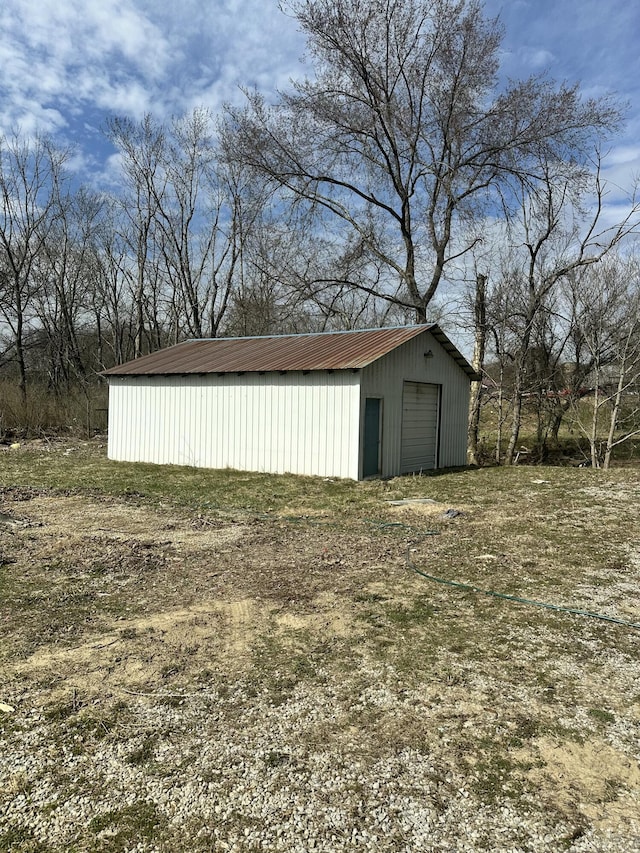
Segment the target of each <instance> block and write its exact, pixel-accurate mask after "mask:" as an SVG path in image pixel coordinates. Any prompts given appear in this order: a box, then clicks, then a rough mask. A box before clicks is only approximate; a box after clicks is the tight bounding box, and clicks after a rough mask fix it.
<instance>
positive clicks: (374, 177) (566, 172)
mask: <svg viewBox="0 0 640 853" xmlns="http://www.w3.org/2000/svg"><path fill="white" fill-rule="evenodd" d="M285 11H287V12H288V13H289V14H292V15H294V16H295V18H296V19H297V20H298V22H299V24H300V26H301V28H302V29H303V31H304V32H305V33H306V36H307V49H308V55H309V57H310V73H309V76H308V77H306V78H303V79H300V80H296V81H293V83H292V86H291V88H290V89H289V90H288V91H286V92H283V93H281V94H280V95H279V96H278V97H277V99H275V101H273V102H271V103H269V102H267V100H266V98H265V97H264V95H262V94H261V93H259V92H255V91H252V92H247V93H246V99H245V105H244V106H243V107H241V108H231V107H227V108H226V109H225V110H224V111H223V112H222V113H221V114H220V115H219V116H213V115H211V114H210V113H209V112H208V111H207V110H205V109H204V108H198V109H196V110H193V111H192V112H191V113H189V114H186V115H184V116H179V117H176V118H174V119H173V120H171V121H169V122H162V121H159V120H157V119H155V118H154V117H153V116H151V115H146V116H144V117H143V119H142V120H141V121H137V122H136V121H132V120H130V119H126V118H122V117H112V118H111V119H109V121H108V123H107V127H106V129H105V132H106V135H107V137H108V139H109V140H110V141H111V143H112V144H113V146H114V148H115V149H116V150H117V151H118V153H119V155H120V178H121V183H120V188H119V192H117V193H112V194H106V193H104V192H99V191H97V190H95V189H92V188H89V187H84V186H80V185H79V183H78V179H77V176H74V175H73V174H72V172H71V171H70V163H71V154H72V151H71V150H70V149H68V148H61V147H59V146H57V145H56V144H54V142H53V141H52V140H51V139H50V138H48V137H46V136H35V137H32V138H28V137H26V136H23V135H21V134H19V133H18V134H14V135H12V136H6V135H4V136H0V199H1V200H0V319H1V324H2V325H1V326H0V332H1V333H0V369H1V370H2V374H3V375H4V376H5V377H9V378H11V379H12V380H15V382H16V383H17V386H18V388H19V393H20V397H21V400H22V402H23V404H24V405H26V404H27V401H28V395H29V386H30V384H34V383H40V384H45V385H46V386H47V387H48V388H49V389H50V391H51V392H52V393H54V394H56V395H63V394H64V393H66V392H68V391H69V389H70V388H72V387H76V386H83V387H86V386H87V385H88V384H90V383H91V382H92V381H93V380H94V378H95V376H96V373H97V372H99V371H100V370H101V369H104V368H106V367H109V366H111V365H113V364H116V363H121V362H122V361H125V360H128V359H130V358H134V357H138V356H139V355H141V354H143V353H145V352H150V351H153V350H155V349H158V348H160V347H162V346H165V345H167V344H170V343H175V342H178V341H180V340H182V339H184V338H187V337H215V336H219V335H251V334H270V333H286V332H302V331H319V330H327V329H345V328H357V327H363V326H377V325H389V324H404V323H406V322H427V321H429V320H432V319H438V320H441V321H442V322H443V323H444V324H445V326H447V325H448V326H449V327H451V326H457V327H459V328H463V329H464V330H465V333H466V334H469V335H472V336H473V339H474V342H475V347H474V356H473V362H474V367H475V368H476V369H477V370H478V371H479V372H483V371H485V368H486V365H487V362H491V364H492V370H491V371H490V373H491V376H489V373H487V374H486V378H487V382H485V383H484V384H478V385H476V386H475V387H474V389H473V393H472V406H471V412H470V429H469V441H470V453H471V459H472V461H478V459H479V453H480V445H481V441H480V427H479V424H480V417H479V416H480V410H481V408H482V406H483V405H487V404H489V405H495V406H496V407H497V415H496V417H497V424H498V432H499V434H501V436H502V437H503V438H504V440H505V443H506V451H505V453H504V457H503V458H504V461H506V462H507V463H508V464H510V463H512V462H513V461H514V460H515V457H516V454H517V452H518V451H517V448H518V442H519V435H520V430H521V425H522V420H523V412H524V411H525V409H527V407H528V408H530V403H531V400H532V399H534V398H535V395H537V401H538V402H537V410H536V411H537V415H536V417H537V431H538V435H537V438H538V444H539V445H541V446H544V444H545V442H546V441H547V439H550V440H553V438H554V437H555V438H557V436H558V430H559V427H560V424H561V422H562V420H563V418H564V417H565V416H566V414H567V413H568V412H570V411H571V410H572V407H573V410H574V411H575V412H576V413H577V412H578V411H579V406H578V403H579V400H580V393H581V389H582V388H583V387H584V382H585V381H586V380H587V378H588V377H590V376H592V375H600V376H601V374H602V371H603V370H606V371H607V372H608V375H609V376H610V377H611V376H614V375H615V376H616V381H618V382H619V383H621V385H620V389H619V394H618V396H617V397H616V395H615V394H612V395H609V394H608V392H607V393H605V392H604V391H602V393H601V395H600V398H599V400H598V401H597V402H596V403H595V405H594V411H595V412H599V413H600V416H603V415H604V413H605V409H606V411H607V412H609V411H614V410H615V412H616V414H615V416H614V420H613V423H614V427H613V428H612V429H613V433H612V435H611V438H610V441H609V445H611V446H613V445H612V444H611V442H613V441H616V440H617V438H616V436H618V435H619V434H620V429H618V427H619V426H620V424H622V422H623V420H624V418H626V417H627V414H625V413H626V412H627V409H628V401H629V399H630V394H631V391H632V390H633V389H634V388H635V387H636V384H637V383H636V373H637V346H638V344H637V341H638V329H637V316H638V291H639V289H640V286H639V280H638V274H637V267H638V264H637V260H635V259H634V257H633V252H632V251H631V249H630V248H629V246H630V242H629V241H630V239H631V238H632V236H633V234H634V233H635V231H636V229H637V225H638V214H639V212H640V207H639V205H638V201H637V199H636V198H635V187H630V188H628V199H627V202H626V205H625V207H624V210H623V212H622V213H621V215H620V217H619V219H618V220H617V221H616V222H614V223H611V222H608V221H606V215H605V214H608V208H607V207H606V201H607V193H608V187H607V185H606V182H605V181H604V179H603V167H602V164H603V157H602V153H601V152H602V151H604V150H605V147H606V145H607V144H610V142H611V140H612V139H614V138H615V134H616V133H617V132H619V130H620V128H621V126H622V123H623V119H624V108H623V106H622V105H621V104H620V103H619V102H617V101H616V100H615V99H614V98H611V97H604V98H599V99H587V98H584V97H583V96H582V95H581V92H580V90H579V87H578V86H570V85H567V84H564V83H561V84H556V83H554V82H553V81H552V80H550V79H548V78H547V77H545V76H534V77H531V78H529V79H527V80H519V81H515V82H508V83H504V82H503V81H502V80H501V77H500V65H499V50H500V45H501V40H502V37H503V30H502V26H501V24H500V22H499V20H498V19H495V18H488V17H487V16H486V15H485V13H484V9H483V6H482V4H481V3H479V2H475V0H459V2H455V0H438V2H435V0H373V2H372V0H367V2H364V0H293V2H291V3H290V4H289V5H288V6H287V7H286V8H285ZM450 288H454V290H455V292H458V293H459V292H460V291H461V290H462V292H463V294H464V295H463V296H462V297H461V298H460V301H459V303H458V305H457V306H456V310H455V311H453V312H452V311H451V310H450V311H449V312H448V314H443V315H442V316H438V312H440V311H442V308H441V305H440V302H439V300H440V299H441V297H442V296H443V294H444V293H445V291H447V289H450ZM634 312H635V314H634ZM596 315H597V316H596ZM625 336H626V337H625ZM614 365H617V367H616V366H614ZM496 369H497V373H496ZM507 377H508V379H509V382H508V387H507V384H506V378H507ZM489 380H490V381H489ZM491 383H495V384H496V387H497V388H499V389H501V390H500V391H499V392H497V393H496V394H494V393H493V392H492V394H488V388H489V386H490V385H491ZM605 384H606V383H604V384H603V383H601V382H600V381H599V380H598V381H597V382H596V383H595V387H596V388H604V385H605ZM609 384H610V383H609ZM560 385H562V386H563V387H562V388H558V387H556V386H560ZM503 386H504V387H503ZM560 391H563V392H566V393H565V395H564V397H560V396H558V395H559V393H560ZM532 395H533V397H532ZM624 401H626V402H624ZM627 420H628V425H627V428H626V432H627V433H630V434H633V430H634V429H635V427H634V426H633V423H635V421H634V419H633V417H631V418H630V419H629V418H627ZM595 421H596V422H595V426H594V423H593V421H592V422H590V423H589V425H588V426H587V425H585V429H584V432H585V436H586V437H588V438H589V441H590V443H591V448H592V460H591V461H592V462H593V464H602V463H604V461H605V457H606V454H607V451H606V449H605V450H604V456H602V459H601V454H600V453H599V451H598V450H597V447H596V444H597V440H598V439H597V436H598V435H599V427H598V419H597V418H596V419H595ZM625 423H627V421H625ZM609 427H611V425H610V424H609ZM594 430H595V431H594ZM616 430H617V431H616ZM608 432H611V428H610V429H609V430H608ZM622 434H625V430H624V429H623V430H622ZM594 436H595V437H594ZM608 458H610V451H609V457H608Z"/></svg>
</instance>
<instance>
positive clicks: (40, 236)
mask: <svg viewBox="0 0 640 853" xmlns="http://www.w3.org/2000/svg"><path fill="white" fill-rule="evenodd" d="M68 157H69V151H67V150H62V149H58V148H56V147H55V146H54V145H53V143H52V142H51V140H49V139H48V138H47V137H44V136H37V137H35V138H34V139H23V138H21V137H20V136H19V135H14V136H13V137H11V138H7V137H4V136H3V137H0V313H1V314H2V317H3V318H4V320H5V321H6V323H7V324H8V326H9V327H10V329H11V333H12V338H13V347H14V350H15V360H16V363H17V367H18V376H19V380H18V381H19V388H20V395H21V397H22V400H23V402H26V399H27V363H26V357H25V335H26V331H27V324H28V320H29V317H30V314H29V312H30V310H31V308H32V302H33V299H34V296H35V294H36V291H37V289H38V286H39V283H40V282H39V281H38V280H37V278H36V277H35V275H34V268H35V265H36V263H37V262H38V259H39V258H40V257H41V255H42V253H43V251H44V247H45V245H46V243H47V240H48V238H49V235H50V234H51V230H52V228H53V226H54V224H55V223H56V221H57V220H58V218H59V216H60V212H61V197H62V191H61V187H62V185H63V183H64V182H65V180H66V177H65V173H64V165H65V163H66V161H67V160H68Z"/></svg>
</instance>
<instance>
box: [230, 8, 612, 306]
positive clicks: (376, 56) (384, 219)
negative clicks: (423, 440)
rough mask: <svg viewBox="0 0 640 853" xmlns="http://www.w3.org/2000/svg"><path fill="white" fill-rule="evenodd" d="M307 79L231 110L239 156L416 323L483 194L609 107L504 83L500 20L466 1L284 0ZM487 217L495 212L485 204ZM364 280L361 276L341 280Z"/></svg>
mask: <svg viewBox="0 0 640 853" xmlns="http://www.w3.org/2000/svg"><path fill="white" fill-rule="evenodd" d="M287 8H288V10H289V11H290V13H291V14H293V15H294V16H295V17H296V18H297V20H298V21H299V23H300V25H301V27H302V29H303V30H304V32H305V33H306V35H307V44H308V54H309V57H310V59H311V61H312V63H313V70H314V76H313V77H310V78H309V79H306V80H303V81H300V82H297V83H295V85H294V89H293V91H292V92H287V93H284V94H282V95H281V96H280V98H279V100H278V102H277V103H276V104H275V105H273V106H269V105H268V104H267V103H266V102H265V100H264V98H263V97H262V96H261V95H260V94H259V93H250V94H249V96H248V98H249V103H248V106H247V107H246V109H244V110H230V111H229V123H230V125H231V127H232V128H233V130H234V131H235V135H236V151H237V153H238V156H239V157H240V158H242V159H243V160H244V161H246V162H248V163H251V164H252V166H253V167H254V168H255V169H257V170H258V171H260V172H261V173H263V174H265V175H267V176H268V177H269V178H270V179H271V180H272V181H273V182H274V183H275V184H276V185H277V186H279V187H280V188H281V190H282V192H283V195H284V197H285V198H286V199H289V200H293V201H294V202H295V203H297V204H298V205H301V206H303V207H304V208H305V209H306V210H307V212H308V214H309V217H310V222H309V227H310V228H313V227H314V225H315V222H317V219H318V218H319V217H324V218H328V219H329V220H330V221H331V220H333V221H334V222H336V223H338V224H337V225H336V228H337V229H339V230H340V233H341V234H342V235H344V239H345V242H346V241H350V242H351V243H352V244H353V245H355V246H358V247H359V250H360V252H361V253H362V255H363V257H365V258H366V259H367V260H368V261H370V262H371V263H377V264H380V265H381V266H382V269H383V272H384V275H382V276H381V278H380V281H379V283H378V284H377V285H376V294H377V295H380V296H382V297H384V298H385V299H387V300H389V301H391V302H394V303H396V304H398V305H400V306H403V307H406V308H410V309H411V310H412V311H413V312H414V314H415V317H416V318H417V320H419V321H424V320H425V319H426V317H427V311H428V308H429V305H430V303H431V300H432V299H433V297H434V295H435V293H436V291H437V289H438V287H439V285H440V282H441V281H442V279H443V277H445V276H446V275H448V274H450V273H449V270H450V269H451V268H452V267H453V265H454V264H455V263H456V262H457V261H459V260H460V259H461V258H462V257H463V256H465V255H466V254H467V253H468V252H469V251H470V250H471V249H472V247H473V246H474V245H476V243H477V242H478V240H480V239H481V236H482V226H480V225H479V224H474V222H475V217H477V216H478V215H479V214H482V213H486V212H489V211H491V210H492V207H491V205H492V201H491V198H492V196H491V192H490V191H491V190H492V189H493V188H495V187H496V186H497V185H499V184H500V182H501V181H502V180H503V179H504V178H505V177H506V176H510V175H512V174H513V173H514V171H516V172H518V173H519V174H521V175H523V176H525V175H526V176H530V175H531V174H532V172H533V170H534V168H535V167H536V166H537V165H538V164H539V162H540V153H541V152H545V153H546V155H547V157H548V158H557V159H566V158H570V159H575V158H576V157H579V158H580V157H583V156H584V151H585V149H586V148H587V147H588V146H589V145H590V143H591V141H592V139H593V136H594V134H596V135H597V134H598V133H600V132H604V131H610V130H612V129H613V128H615V127H616V126H617V124H618V122H619V120H620V110H619V109H618V107H617V106H616V104H615V103H613V102H611V101H609V100H601V101H593V100H583V99H581V97H580V94H579V91H578V89H577V88H576V87H566V86H559V87H556V86H554V85H553V84H552V83H551V82H549V81H547V80H545V79H544V78H539V77H536V78H531V79H529V80H526V81H524V82H518V83H515V84H512V85H509V86H508V87H507V88H506V89H502V90H501V89H500V87H499V81H498V70H499V51H500V43H501V38H502V28H501V26H500V24H499V22H498V21H497V20H495V19H491V18H486V17H485V16H484V14H483V8H482V5H481V3H479V2H476V0H293V2H291V3H290V4H289V5H288V6H287ZM493 211H494V212H495V208H494V209H493ZM347 283H348V284H349V286H351V287H355V288H363V289H367V288H368V287H369V283H368V282H367V281H365V280H364V279H363V277H362V276H358V277H354V278H353V279H349V280H348V281H347Z"/></svg>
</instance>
